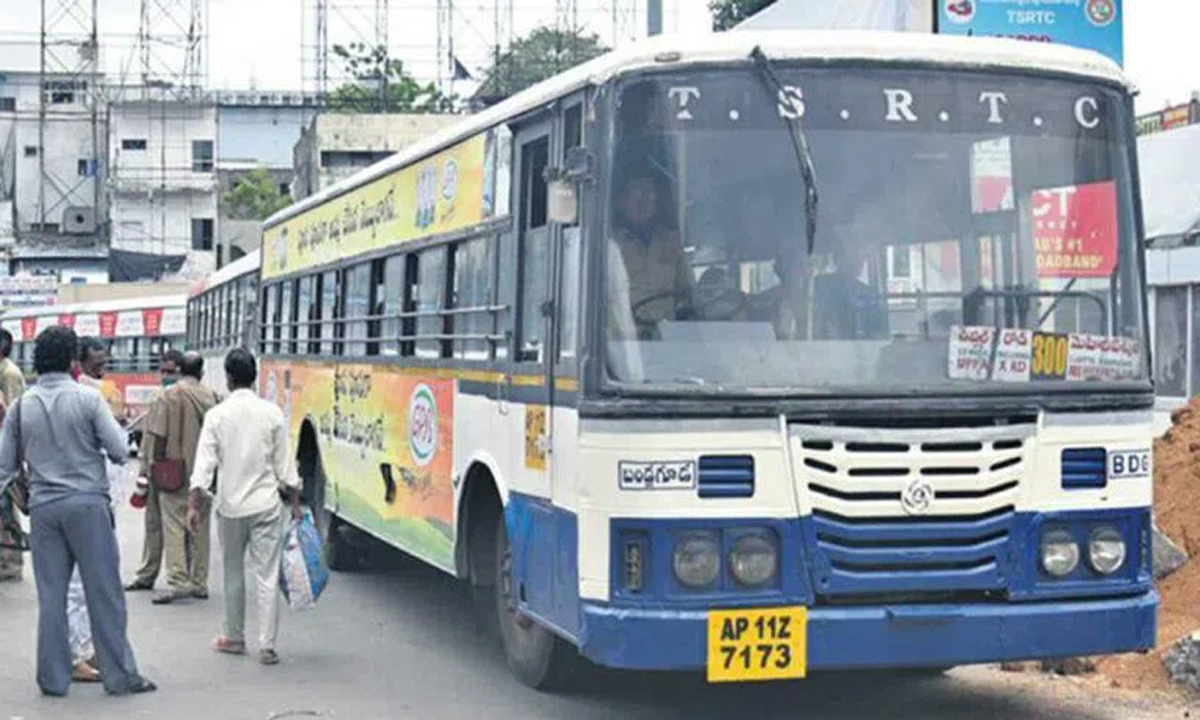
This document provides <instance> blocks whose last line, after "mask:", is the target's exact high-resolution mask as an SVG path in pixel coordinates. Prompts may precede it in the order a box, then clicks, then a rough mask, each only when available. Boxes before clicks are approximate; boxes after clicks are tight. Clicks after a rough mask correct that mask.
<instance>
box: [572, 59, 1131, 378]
mask: <svg viewBox="0 0 1200 720" xmlns="http://www.w3.org/2000/svg"><path fill="white" fill-rule="evenodd" d="M774 68H775V70H776V72H777V73H778V76H779V77H780V79H781V81H782V83H783V85H784V90H782V91H779V92H778V94H776V92H775V90H774V89H773V88H771V87H770V86H769V85H767V84H765V83H763V82H762V79H761V77H760V76H759V74H758V72H757V71H756V69H755V68H754V67H753V66H752V65H750V63H749V62H747V63H746V64H738V65H702V66H693V67H685V68H674V69H665V70H659V69H655V70H652V71H640V72H636V73H630V74H628V75H624V76H621V77H619V78H617V79H616V80H614V81H613V82H612V84H611V86H610V88H609V90H608V91H607V92H604V93H601V98H602V102H603V103H604V105H603V107H602V112H601V117H602V118H603V119H604V121H605V122H606V123H607V124H609V127H608V128H606V129H605V132H602V133H600V137H602V138H606V140H605V141H604V142H603V143H602V144H601V147H600V148H598V150H599V152H598V155H599V159H600V162H601V163H602V172H601V178H602V186H601V188H600V190H601V197H602V200H603V202H602V203H600V204H599V212H598V213H596V215H598V216H600V217H599V218H595V217H594V218H593V220H592V223H593V225H592V227H593V228H595V230H596V233H595V235H594V236H595V237H597V238H598V242H597V243H595V246H596V247H594V248H593V252H594V255H593V257H594V258H595V260H596V262H597V265H598V266H599V267H600V268H601V272H600V273H598V275H599V276H600V279H599V280H598V281H597V282H596V283H595V284H594V285H593V292H594V297H595V301H596V302H595V304H596V306H597V309H598V310H599V312H597V313H594V314H593V317H594V318H596V320H597V321H598V323H599V325H600V327H598V328H595V332H596V333H597V338H598V345H597V347H598V348H600V351H599V352H598V353H597V355H598V360H599V362H598V363H597V365H598V366H600V367H599V369H598V370H597V371H596V372H597V374H598V375H599V378H598V379H599V387H600V389H601V392H602V393H603V394H605V395H621V396H626V395H627V396H630V397H637V396H643V395H651V396H668V397H684V398H687V397H692V398H694V397H697V396H701V397H703V396H718V397H724V396H743V397H744V396H750V397H783V398H808V397H822V398H830V397H847V398H856V397H871V398H881V397H910V396H912V395H914V394H921V395H928V394H932V395H937V396H955V397H969V396H977V395H992V394H997V395H1005V396H1012V395H1033V396H1039V397H1041V396H1044V395H1046V394H1052V395H1061V394H1068V395H1077V394H1080V393H1096V392H1103V393H1125V394H1129V393H1133V394H1138V395H1143V394H1145V393H1147V392H1149V391H1150V388H1151V385H1150V374H1149V373H1150V369H1149V360H1148V348H1147V345H1148V341H1149V335H1148V331H1147V327H1148V322H1147V316H1146V302H1145V298H1144V288H1145V279H1144V278H1145V271H1144V256H1143V254H1142V252H1141V251H1140V250H1139V248H1138V243H1137V238H1138V237H1140V235H1141V222H1142V219H1141V212H1140V205H1139V203H1138V201H1137V194H1136V193H1137V192H1138V187H1137V167H1136V144H1135V140H1134V133H1133V110H1132V100H1131V98H1130V96H1129V94H1128V92H1127V91H1126V90H1125V89H1124V88H1122V87H1120V86H1118V85H1115V84H1112V83H1109V82H1106V81H1102V80H1099V79H1094V78H1089V77H1079V76H1065V75H1062V74H1055V73H1040V72H1031V71H1019V70H986V71H985V70H980V69H978V68H960V67H947V66H944V65H930V64H912V65H908V64H899V63H886V64H884V63H837V64H821V65H814V64H812V63H811V62H809V63H798V62H781V63H776V64H774ZM789 121H798V122H799V123H800V125H801V128H802V132H804V133H805V136H806V140H807V143H808V145H809V147H810V148H811V152H812V156H813V159H814V164H815V170H816V172H815V183H816V185H817V187H818V189H819V196H820V205H819V208H818V211H817V214H816V237H815V242H814V244H813V247H812V248H811V252H809V250H810V249H809V248H807V247H806V242H805V237H804V227H805V222H806V220H807V218H806V217H805V210H804V208H805V205H806V203H805V191H806V188H805V187H804V184H803V183H804V180H803V175H802V172H801V169H800V167H799V160H800V159H799V158H797V156H796V152H795V151H794V149H793V145H792V142H791V139H790V137H789V128H788V122H789ZM647 197H649V198H650V199H649V200H647ZM764 219H765V220H764ZM631 228H633V229H631ZM639 228H640V229H639ZM753 228H757V231H756V232H754V233H751V232H747V230H748V229H753ZM864 238H866V240H864ZM635 263H636V264H637V265H635ZM631 267H632V268H633V269H632V270H631V269H630V268H631ZM868 291H870V292H868ZM821 306H823V308H822V307H821ZM881 318H882V319H881ZM881 325H882V327H883V329H882V330H881V328H880V326H881ZM788 345H791V348H787V346H788ZM785 348H786V349H785Z"/></svg>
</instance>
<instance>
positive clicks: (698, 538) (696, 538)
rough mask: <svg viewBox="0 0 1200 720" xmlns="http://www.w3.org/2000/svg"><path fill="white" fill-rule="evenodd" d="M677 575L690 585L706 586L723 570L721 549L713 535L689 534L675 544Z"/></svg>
mask: <svg viewBox="0 0 1200 720" xmlns="http://www.w3.org/2000/svg"><path fill="white" fill-rule="evenodd" d="M671 566H672V568H673V569H674V570H675V577H676V578H677V579H678V580H679V582H681V583H683V584H684V585H687V586H688V587H694V588H699V587H706V586H708V585H712V584H713V582H715V581H716V579H717V575H718V574H719V573H720V571H721V549H720V546H718V545H717V540H716V538H715V537H713V536H712V535H708V534H704V535H700V534H696V535H688V536H687V537H685V538H683V539H682V540H680V541H679V544H677V545H676V546H675V552H674V554H673V556H672V558H671Z"/></svg>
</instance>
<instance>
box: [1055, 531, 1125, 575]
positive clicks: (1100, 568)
mask: <svg viewBox="0 0 1200 720" xmlns="http://www.w3.org/2000/svg"><path fill="white" fill-rule="evenodd" d="M1086 549H1087V556H1086V559H1087V563H1088V566H1089V567H1091V569H1092V570H1094V571H1096V573H1098V574H1100V575H1112V574H1113V573H1116V572H1117V571H1118V570H1120V569H1121V568H1122V567H1124V566H1125V559H1126V556H1127V555H1128V549H1127V548H1126V546H1125V538H1124V537H1122V536H1121V533H1120V532H1119V531H1118V530H1117V529H1116V528H1114V527H1111V526H1107V525H1104V526H1101V527H1098V528H1096V529H1094V530H1092V532H1091V534H1090V535H1089V536H1088V542H1087V548H1086ZM1040 559H1041V563H1042V569H1043V570H1045V571H1046V574H1048V575H1050V576H1051V577H1055V578H1063V577H1066V576H1068V575H1070V574H1071V573H1073V572H1075V569H1076V568H1077V567H1079V562H1080V560H1082V559H1084V555H1083V548H1081V547H1080V546H1079V543H1078V542H1076V541H1075V538H1074V537H1073V536H1072V535H1071V533H1069V532H1067V531H1066V530H1051V531H1049V532H1047V533H1046V534H1045V535H1043V536H1042V546H1041V553H1040Z"/></svg>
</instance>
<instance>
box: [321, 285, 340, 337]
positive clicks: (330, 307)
mask: <svg viewBox="0 0 1200 720" xmlns="http://www.w3.org/2000/svg"><path fill="white" fill-rule="evenodd" d="M337 306H338V272H337V270H331V271H329V272H327V273H325V274H324V275H322V276H321V333H320V337H322V338H324V341H323V342H322V343H321V354H322V355H333V354H334V344H333V342H332V341H333V338H334V336H335V334H336V333H335V330H336V328H335V327H334V323H333V321H334V319H335V318H336V317H337V309H338V307H337Z"/></svg>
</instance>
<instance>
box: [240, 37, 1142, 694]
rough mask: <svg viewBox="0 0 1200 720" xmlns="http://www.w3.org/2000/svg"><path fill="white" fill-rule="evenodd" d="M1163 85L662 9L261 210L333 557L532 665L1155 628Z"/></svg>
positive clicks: (814, 661)
mask: <svg viewBox="0 0 1200 720" xmlns="http://www.w3.org/2000/svg"><path fill="white" fill-rule="evenodd" d="M1133 122H1134V115H1133V105H1132V95H1131V86H1130V83H1129V82H1128V80H1127V79H1126V77H1125V76H1124V75H1123V74H1122V72H1121V70H1120V69H1119V68H1118V67H1117V66H1116V65H1115V64H1113V63H1112V62H1110V61H1108V60H1107V59H1105V58H1103V57H1101V56H1100V55H1097V54H1094V53H1091V52H1086V51H1082V50H1076V49H1072V48H1068V47H1063V46H1057V45H1039V44H1035V43H1021V42H1016V41H1005V40H998V39H983V38H950V37H944V36H929V35H924V34H916V33H912V34H909V33H882V34H874V33H839V32H833V33H807V32H795V31H780V32H769V33H754V32H733V33H719V34H713V35H704V36H697V37H692V38H686V39H679V38H670V37H659V38H654V39H651V40H647V41H646V42H641V43H638V44H636V45H632V46H629V47H628V48H623V49H620V50H618V51H616V52H614V53H610V54H608V55H605V56H603V57H601V58H598V59H596V60H594V61H591V62H589V63H587V64H585V65H582V66H580V67H577V68H574V69H571V70H568V71H566V72H564V73H562V74H559V75H557V76H555V77H553V78H551V79H549V80H546V81H545V82H542V83H541V84H539V85H537V86H535V87H533V88H531V89H529V90H526V91H524V92H522V93H520V94H518V95H516V96H514V97H512V98H510V99H508V100H507V101H505V102H503V103H501V104H498V105H496V106H494V107H492V108H489V109H488V110H486V111H484V112H481V113H479V114H476V115H472V116H469V117H465V118H463V119H462V121H461V122H460V123H459V124H458V125H456V126H454V127H453V128H451V129H447V130H445V131H443V132H440V133H439V134H437V135H435V136H432V137H430V138H428V139H426V140H425V141H423V142H421V143H418V144H416V145H413V146H411V147H409V148H406V149H404V150H402V151H400V152H399V153H397V154H396V155H394V156H392V157H391V158H388V159H386V160H384V161H382V162H380V163H378V164H376V165H374V166H372V167H371V168H370V169H367V170H364V171H363V172H361V173H359V174H358V175H356V176H354V177H352V178H349V179H347V180H345V181H342V182H340V183H338V184H336V185H334V186H333V187H331V188H328V189H326V190H324V191H322V192H321V193H318V194H317V195H315V196H313V197H310V198H306V199H305V200H303V201H302V202H300V203H297V204H295V205H293V206H291V207H289V208H286V209H284V210H282V211H281V212H279V213H277V214H276V215H275V216H273V217H271V218H269V219H268V220H267V221H266V222H265V223H264V237H263V256H262V282H261V294H262V299H261V303H260V307H259V327H260V334H259V337H258V343H259V350H260V352H261V354H262V358H263V361H262V368H261V383H262V388H263V391H264V393H265V396H267V397H270V398H272V399H273V400H274V401H275V402H277V403H279V405H280V406H281V407H282V408H283V411H284V414H285V416H286V417H287V422H288V423H289V426H290V428H291V437H292V441H293V442H294V443H295V447H296V454H297V459H298V467H299V471H300V473H301V475H302V477H303V478H304V493H305V496H306V498H307V500H308V501H309V502H311V503H312V504H313V505H314V506H315V508H317V510H318V515H319V516H320V517H319V521H318V524H319V527H320V529H321V532H322V533H323V535H324V537H325V542H326V551H327V553H328V558H329V561H330V564H331V565H332V566H334V567H335V568H337V567H341V566H343V565H344V564H346V563H347V562H348V558H347V555H346V553H347V551H348V550H349V549H350V548H352V547H353V544H351V543H348V539H353V538H354V537H355V536H356V535H359V536H361V535H362V534H367V535H372V536H375V537H377V538H380V539H382V540H383V541H385V542H387V543H390V544H392V545H394V546H396V547H398V548H401V549H402V550H404V551H406V552H408V553H410V554H412V555H414V556H416V557H418V558H420V559H422V560H424V561H425V562H428V563H430V564H431V565H434V566H436V567H438V568H441V569H442V570H444V571H445V572H447V573H450V574H452V575H455V576H457V577H459V578H463V579H466V580H469V581H470V582H471V583H473V584H474V585H475V586H477V588H478V589H479V590H480V591H481V592H482V593H484V594H486V593H488V592H490V593H491V597H494V599H495V602H494V604H493V605H492V608H493V613H494V617H495V618H496V621H497V622H498V624H499V627H500V630H501V632H500V636H501V638H502V642H503V647H504V651H505V654H506V657H507V661H508V664H509V666H510V667H511V668H512V669H513V671H514V672H515V674H516V675H517V676H518V677H519V678H520V679H521V680H522V681H523V682H525V683H528V684H530V685H532V686H535V687H552V686H554V685H555V684H556V683H558V682H561V681H563V680H564V679H567V678H569V677H570V675H571V668H572V666H573V664H574V663H575V662H577V661H578V659H579V658H580V656H582V657H583V658H587V659H589V660H591V661H594V662H596V663H599V664H601V665H606V666H612V667H619V668H635V669H645V670H650V669H664V670H666V669H694V670H699V671H703V672H704V673H705V674H706V676H707V678H708V679H709V680H711V681H714V682H725V681H753V680H768V679H781V678H797V677H803V676H805V675H806V673H807V672H808V671H809V670H810V669H853V668H889V667H912V668H921V669H925V670H934V671H936V670H939V669H942V668H945V667H948V666H953V665H958V664H972V663H988V662H996V661H1003V660H1021V659H1035V658H1050V657H1059V656H1072V655H1096V654H1104V653H1116V652H1124V651H1133V650H1144V649H1147V648H1149V647H1151V646H1152V645H1153V643H1154V636H1155V629H1156V613H1157V606H1158V598H1157V595H1156V594H1155V592H1154V589H1153V587H1152V584H1151V576H1150V506H1151V481H1150V444H1151V430H1150V420H1151V416H1150V411H1151V408H1152V406H1153V400H1154V398H1153V393H1152V386H1151V382H1150V375H1149V369H1148V363H1147V349H1146V337H1147V335H1146V326H1147V322H1146V313H1145V307H1144V302H1143V298H1144V288H1143V276H1144V269H1143V267H1144V255H1143V251H1142V248H1141V245H1140V243H1139V242H1138V238H1139V237H1141V212H1140V205H1139V198H1138V184H1137V163H1136V159H1135V145H1134V131H1133Z"/></svg>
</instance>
